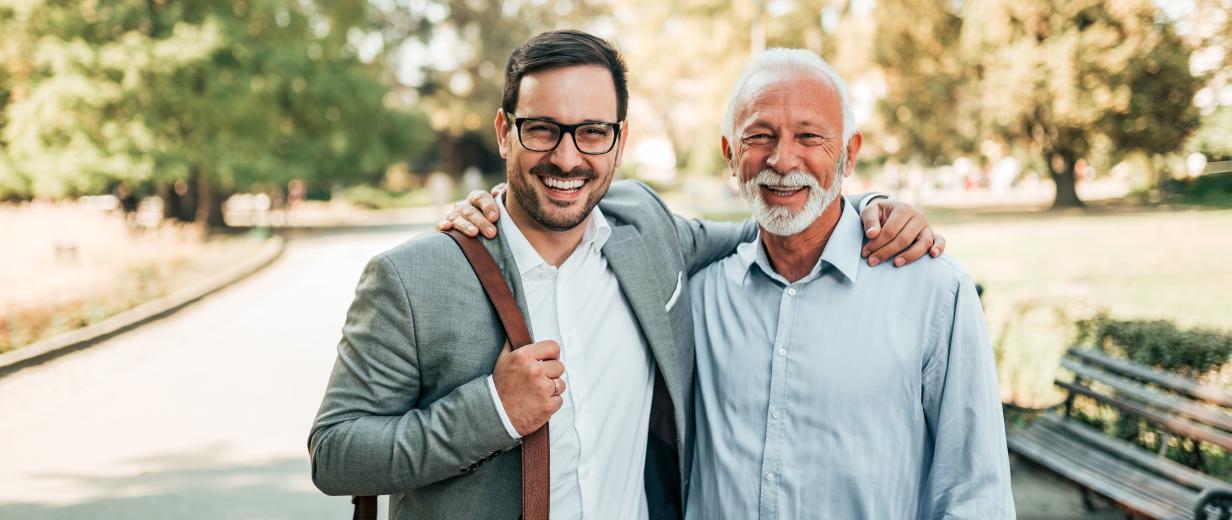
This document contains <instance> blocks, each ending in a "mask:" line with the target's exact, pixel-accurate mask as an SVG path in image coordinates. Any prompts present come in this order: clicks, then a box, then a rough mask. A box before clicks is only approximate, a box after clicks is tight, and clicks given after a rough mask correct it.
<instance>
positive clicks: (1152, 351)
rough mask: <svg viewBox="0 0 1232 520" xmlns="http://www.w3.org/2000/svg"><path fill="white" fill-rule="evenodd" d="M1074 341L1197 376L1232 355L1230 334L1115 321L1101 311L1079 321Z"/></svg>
mask: <svg viewBox="0 0 1232 520" xmlns="http://www.w3.org/2000/svg"><path fill="white" fill-rule="evenodd" d="M1076 325H1077V328H1078V337H1077V343H1080V344H1083V343H1087V342H1088V341H1090V344H1091V346H1094V347H1095V348H1098V349H1100V350H1102V351H1104V352H1107V353H1109V354H1112V355H1114V356H1117V357H1121V358H1125V359H1129V360H1131V361H1134V362H1136V363H1140V364H1143V365H1149V366H1153V367H1156V368H1160V369H1163V370H1168V371H1171V372H1177V373H1180V374H1181V375H1183V376H1186V377H1190V378H1193V379H1198V378H1200V377H1202V376H1203V375H1205V374H1209V373H1212V372H1215V371H1218V370H1219V369H1220V368H1222V367H1223V365H1224V363H1226V362H1227V361H1228V358H1229V357H1232V334H1229V333H1226V332H1222V331H1219V330H1214V329H1206V328H1194V329H1188V330H1181V329H1179V328H1177V326H1176V324H1174V323H1172V322H1170V321H1165V320H1114V319H1111V318H1109V317H1108V316H1107V315H1106V314H1104V313H1100V314H1097V315H1095V316H1094V317H1093V318H1090V319H1087V320H1080V321H1078V322H1077V323H1076Z"/></svg>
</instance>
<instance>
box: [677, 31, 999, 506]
mask: <svg viewBox="0 0 1232 520" xmlns="http://www.w3.org/2000/svg"><path fill="white" fill-rule="evenodd" d="M861 139H862V138H861V135H860V133H859V132H858V131H856V129H855V125H854V123H853V121H852V116H851V108H850V106H849V104H848V101H847V90H846V87H845V86H844V83H843V80H842V78H841V77H839V76H838V74H836V73H835V72H834V70H833V69H832V68H831V67H830V66H829V65H828V64H826V63H825V61H824V60H822V59H821V58H820V57H818V56H817V55H816V54H813V53H811V52H808V51H804V50H786V49H775V50H770V51H767V52H765V53H763V54H761V55H758V56H756V57H755V58H754V59H753V60H752V62H751V63H750V64H749V65H748V66H747V68H746V70H745V72H744V75H743V77H742V78H741V79H740V81H739V82H738V83H737V85H736V87H735V89H734V92H733V94H732V97H731V101H730V104H729V106H728V110H727V118H726V124H725V128H724V135H723V138H722V147H723V155H724V157H725V158H726V159H727V161H728V164H729V165H730V167H731V170H732V174H733V175H735V176H736V177H737V179H739V181H740V185H741V191H742V193H743V195H744V198H745V199H746V201H747V202H748V203H749V205H750V207H751V208H752V212H753V215H754V217H755V218H756V220H757V222H758V224H759V228H760V229H759V233H758V238H757V240H755V241H754V242H752V243H747V244H743V245H741V246H740V247H739V248H738V249H737V251H736V253H735V254H733V255H731V256H729V257H727V258H726V259H724V260H721V261H719V262H717V263H715V264H713V265H711V266H710V267H708V268H706V269H704V270H703V271H701V272H700V273H698V274H697V275H695V276H694V277H693V279H692V281H691V284H690V285H691V287H690V289H691V291H692V296H693V319H694V326H695V330H696V337H697V357H696V359H697V375H696V386H695V388H696V392H695V404H694V413H695V417H696V423H697V443H696V446H697V448H696V449H697V451H696V455H695V457H694V459H693V468H692V475H693V479H692V486H691V488H690V493H689V497H688V505H687V507H686V511H687V516H688V518H697V519H715V518H741V519H744V518H762V519H770V518H842V519H886V518H894V519H903V518H930V519H931V518H937V519H940V518H969V519H980V520H986V519H1001V518H1013V517H1014V504H1013V501H1012V498H1011V495H1010V480H1009V463H1008V459H1007V455H1006V448H1005V434H1004V425H1003V423H1002V417H1001V407H1000V402H999V399H998V395H999V392H998V389H997V381H996V371H995V368H994V365H993V352H992V348H991V346H990V344H989V340H988V334H987V332H986V330H985V327H984V316H983V312H982V310H981V308H980V303H979V300H978V298H977V296H976V293H975V288H974V286H973V284H972V283H971V279H970V278H969V277H968V275H967V273H966V272H965V271H963V269H962V268H961V267H960V266H959V265H958V264H957V263H956V262H955V261H954V260H952V259H951V258H949V257H948V256H941V257H939V258H936V259H926V260H924V261H921V262H916V263H914V264H911V265H909V266H906V267H905V268H902V269H875V268H868V267H866V266H864V265H862V262H861V261H860V260H861V256H860V253H861V248H862V246H863V245H864V241H863V239H864V233H863V229H862V228H861V225H860V218H859V215H857V214H856V212H855V210H854V209H853V208H852V207H851V205H850V204H847V203H846V202H845V201H844V200H843V199H842V197H839V196H838V194H839V191H840V189H841V185H842V179H843V177H844V176H846V175H849V174H850V173H851V170H852V168H853V166H854V165H855V160H856V154H857V153H859V151H860V144H861ZM887 307H888V309H889V310H890V312H883V310H885V309H887ZM874 310H876V312H873V311H874Z"/></svg>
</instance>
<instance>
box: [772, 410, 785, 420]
mask: <svg viewBox="0 0 1232 520" xmlns="http://www.w3.org/2000/svg"><path fill="white" fill-rule="evenodd" d="M770 415H771V416H773V417H774V418H775V419H782V418H783V411H782V410H775V411H774V413H772V414H770Z"/></svg>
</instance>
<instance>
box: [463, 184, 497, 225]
mask: <svg viewBox="0 0 1232 520" xmlns="http://www.w3.org/2000/svg"><path fill="white" fill-rule="evenodd" d="M466 200H467V201H469V202H470V203H471V204H472V205H474V206H475V207H476V208H478V209H479V211H480V212H481V213H483V216H484V217H485V218H487V220H488V222H496V220H497V219H499V218H500V210H499V209H497V205H496V198H495V197H494V196H493V195H492V194H491V193H488V192H486V191H483V190H475V191H472V192H471V194H470V195H468V196H467V197H466Z"/></svg>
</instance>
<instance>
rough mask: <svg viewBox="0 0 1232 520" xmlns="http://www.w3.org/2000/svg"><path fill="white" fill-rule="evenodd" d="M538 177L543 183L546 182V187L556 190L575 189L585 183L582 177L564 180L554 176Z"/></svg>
mask: <svg viewBox="0 0 1232 520" xmlns="http://www.w3.org/2000/svg"><path fill="white" fill-rule="evenodd" d="M540 178H541V179H543V183H544V184H547V185H548V187H550V188H556V189H558V190H576V189H578V188H581V187H582V185H583V184H586V181H584V180H582V179H572V180H564V179H557V178H555V177H540Z"/></svg>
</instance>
